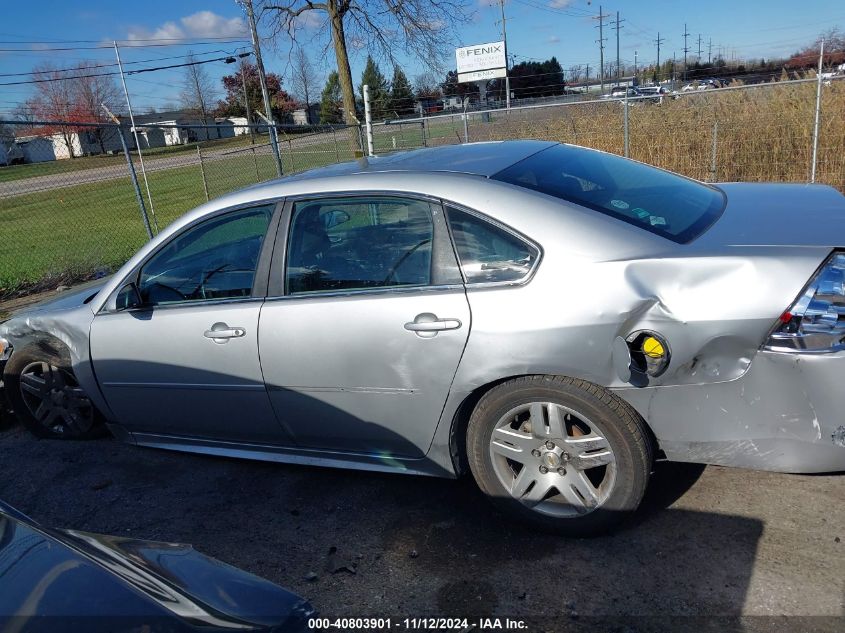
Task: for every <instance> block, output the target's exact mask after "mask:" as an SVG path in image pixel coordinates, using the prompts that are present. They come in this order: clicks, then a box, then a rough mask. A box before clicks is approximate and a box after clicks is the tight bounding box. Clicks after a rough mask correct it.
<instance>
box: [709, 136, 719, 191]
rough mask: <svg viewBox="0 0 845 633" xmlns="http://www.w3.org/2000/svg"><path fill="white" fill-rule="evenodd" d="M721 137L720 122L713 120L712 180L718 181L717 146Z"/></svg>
mask: <svg viewBox="0 0 845 633" xmlns="http://www.w3.org/2000/svg"><path fill="white" fill-rule="evenodd" d="M718 139H719V122H718V121H713V149H712V152H711V154H710V182H716V147H717V143H718Z"/></svg>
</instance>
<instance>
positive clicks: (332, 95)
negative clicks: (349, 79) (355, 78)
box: [320, 71, 343, 123]
mask: <svg viewBox="0 0 845 633" xmlns="http://www.w3.org/2000/svg"><path fill="white" fill-rule="evenodd" d="M342 103H343V95H342V94H341V92H340V78H339V77H338V74H337V72H334V71H333V72H331V73H329V78H328V79H327V80H326V87H325V88H323V93H322V96H321V97H320V123H341V122H343V105H342Z"/></svg>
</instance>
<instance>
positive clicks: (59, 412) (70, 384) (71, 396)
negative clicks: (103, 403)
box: [3, 345, 105, 440]
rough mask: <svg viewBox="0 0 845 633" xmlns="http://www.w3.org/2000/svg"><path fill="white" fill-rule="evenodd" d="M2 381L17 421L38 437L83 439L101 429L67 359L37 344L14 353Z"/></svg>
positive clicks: (101, 430)
mask: <svg viewBox="0 0 845 633" xmlns="http://www.w3.org/2000/svg"><path fill="white" fill-rule="evenodd" d="M3 383H4V385H5V390H6V393H7V396H8V398H9V402H10V403H11V405H12V409H13V410H14V412H15V415H16V416H17V418H18V420H20V422H21V424H23V425H24V426H25V427H26V428H27V430H29V432H30V433H32V434H33V435H35V436H36V437H39V438H49V439H70V440H85V439H92V438H95V437H100V436H101V435H103V433H104V431H105V427H104V425H103V423H102V419H101V417H100V415H99V413H98V411H97V410H96V408H95V407H94V405H93V403H92V402H91V400H90V399H89V398H88V396H87V395H86V393H85V391H84V390H83V389H82V387H80V386H79V382H78V381H77V380H76V376H75V375H74V373H73V370H72V369H71V367H70V362H69V360H68V359H67V358H63V357H62V356H61V355H60V354H57V353H55V352H53V351H51V350H47V349H44V348H43V347H41V346H35V345H33V346H29V347H25V348H24V349H22V350H20V351H19V352H15V353H13V354H12V357H11V358H10V359H9V362H8V363H7V364H6V368H5V371H4V372H3Z"/></svg>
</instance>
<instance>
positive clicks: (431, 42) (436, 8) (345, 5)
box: [260, 0, 469, 123]
mask: <svg viewBox="0 0 845 633" xmlns="http://www.w3.org/2000/svg"><path fill="white" fill-rule="evenodd" d="M260 7H261V17H262V18H263V19H264V20H265V21H267V22H268V23H269V24H270V26H271V28H272V29H273V35H274V36H279V35H281V34H286V35H287V36H288V37H290V38H291V39H292V40H293V41H294V42H296V36H297V31H298V28H299V25H300V20H302V19H304V17H305V16H306V15H308V14H322V15H324V16H325V17H326V18H327V19H326V20H325V21H324V22H323V26H321V27H320V28H321V29H328V31H329V32H330V33H331V38H332V45H333V46H334V52H335V58H336V60H337V71H338V78H339V79H340V88H341V92H342V94H343V110H344V112H343V116H344V119H345V121H346V122H347V123H354V122H355V121H356V119H357V117H356V116H355V88H354V86H353V83H352V72H351V70H350V67H349V46H350V45H351V46H353V47H354V48H356V49H364V50H367V51H369V52H370V53H371V54H375V55H376V56H381V57H386V58H387V59H388V60H389V61H390V62H391V63H392V64H394V65H395V64H396V62H397V60H396V58H395V53H396V52H397V50H404V51H405V52H407V53H411V54H413V55H414V57H415V58H417V59H421V60H423V61H424V63H426V64H428V65H429V66H431V67H432V68H435V69H440V68H439V66H440V62H441V60H442V59H443V58H444V53H445V52H446V51H448V47H447V46H446V44H447V43H449V42H450V41H454V40H455V39H456V38H455V37H454V36H455V29H456V27H458V26H459V25H460V24H463V23H464V22H466V21H467V20H468V19H469V14H468V13H467V11H466V9H465V3H463V2H461V1H460V0H321V1H315V0H281V1H280V0H261V3H260Z"/></svg>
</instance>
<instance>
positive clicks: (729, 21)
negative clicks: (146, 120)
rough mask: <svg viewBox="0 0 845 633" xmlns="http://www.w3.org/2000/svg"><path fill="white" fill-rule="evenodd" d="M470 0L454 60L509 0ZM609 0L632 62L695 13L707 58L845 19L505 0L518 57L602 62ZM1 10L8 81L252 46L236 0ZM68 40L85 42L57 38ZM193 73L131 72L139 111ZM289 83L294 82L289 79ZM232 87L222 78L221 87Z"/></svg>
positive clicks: (495, 34) (739, 5)
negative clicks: (48, 66)
mask: <svg viewBox="0 0 845 633" xmlns="http://www.w3.org/2000/svg"><path fill="white" fill-rule="evenodd" d="M370 2H375V0H370ZM465 4H466V7H467V11H468V13H470V14H471V18H470V20H469V21H468V23H467V24H465V25H463V26H461V27H460V29H459V36H458V40H457V41H455V42H453V43H452V45H450V46H448V47H446V48H444V59H445V64H444V67H445V68H447V69H448V68H453V67H454V54H453V53H451V50H452V46H453V45H469V44H477V43H484V42H490V41H495V40H499V39H501V9H500V8H499V5H498V0H465ZM600 6H601V11H602V13H604V14H608V16H609V17H608V18H607V19H606V21H605V24H606V28H605V37H606V38H607V42H606V48H605V59H613V60H615V58H616V31H615V30H613V25H612V24H611V21H613V20H615V18H616V12H617V11H618V12H619V16H620V25H621V29H620V31H619V49H620V50H619V55H620V59H621V60H622V62H623V63H626V64H630V63H633V61H634V56H635V51H636V56H637V61H638V63H639V64H641V65H642V64H649V63H652V62H654V60H655V56H656V45H655V40H656V39H657V36H658V33H659V34H660V37H661V38H662V39H665V41H663V43H662V45H661V60H665V59H668V58H671V57H672V55H673V53H674V55H675V57H676V58H678V59H681V58H683V47H684V38H683V36H682V34H683V33H684V27H685V25H686V32H688V33H689V38H688V47H689V48H690V51H691V53H690V55H691V57H694V56H695V54H696V53H697V48H698V37H699V35H700V36H701V41H702V57H703V58H704V61H706V59H707V49H708V44H711V43H712V54H713V55H714V56H715V55H716V53H717V52H719V51H721V53H722V54H723V55H724V57H725V58H732V57H735V58H738V59H759V58H761V57H762V58H770V57H780V56H788V55H790V54H791V53H793V52H795V51H797V50H798V49H799V48H802V47H803V46H805V45H807V44H809V43H811V42H812V41H813V40H814V39H815V38H816V37H817V36H818V35H819V34H820V33H821V32H823V31H825V30H827V29H829V28H831V27H833V26H839V27H840V28H843V27H845V3H842V1H841V0H803V1H802V2H795V0H706V1H699V2H695V3H691V2H683V1H678V0H674V1H664V0H637V1H632V0H605V1H603V2H601V5H599V3H598V2H592V1H587V0H505V12H506V16H507V35H508V52H509V53H510V55H511V56H512V60H513V61H514V62H516V63H518V62H521V61H528V60H544V59H547V58H549V57H551V56H555V57H557V59H558V61H559V62H560V63H561V65H562V66H563V67H564V69H568V68H569V67H570V66H572V65H576V64H580V65H582V66H583V65H586V64H590V68H591V71H590V72H591V74H592V73H594V70H593V69H595V68H596V67H597V66H598V63H599V45H598V43H597V42H596V40H597V39H598V29H597V28H595V27H596V25H597V24H598V20H597V19H596V18H597V16H598V14H599V7H600ZM0 13H2V15H3V20H2V22H0V42H2V43H0V84H9V83H12V82H20V81H28V80H29V79H31V77H30V76H28V75H27V74H25V73H29V72H31V71H32V70H33V68H35V67H36V66H37V65H39V64H42V63H45V62H49V63H52V64H54V65H55V66H58V67H62V68H64V67H70V66H73V65H75V64H76V63H78V62H80V61H83V60H87V61H92V62H94V63H97V64H109V63H113V62H114V50H113V49H112V48H105V47H104V46H105V45H106V44H110V43H111V41H112V40H115V39H116V40H119V44H120V45H121V57H122V59H123V62H124V63H125V64H127V69H130V68H143V67H148V66H159V65H167V64H174V63H181V62H182V61H184V56H185V55H187V53H188V52H189V51H193V52H194V53H195V54H196V55H198V57H199V58H200V59H212V58H215V57H222V56H225V55H228V54H230V53H232V52H240V51H242V50H250V44H249V41H248V37H247V36H246V30H245V19H244V14H243V10H242V9H241V7H240V6H239V5H238V4H237V3H236V2H235V1H234V0H178V1H174V0H145V2H143V3H138V2H119V1H118V2H115V1H114V0H109V1H104V0H89V1H88V2H67V1H64V0H42V1H41V2H19V1H13V0H5V2H0ZM321 26H322V23H321V21H320V20H319V19H309V20H303V21H302V23H301V25H300V29H301V32H300V34H301V37H299V38H298V39H300V41H303V42H306V50H307V52H308V54H309V56H310V58H311V60H312V62H313V64H314V66H315V70H316V74H317V76H318V78H319V80H320V82H321V84H322V82H323V81H324V80H325V76H326V75H327V74H328V72H329V71H330V70H333V69H334V56H333V51H332V49H331V48H330V47H329V46H327V43H328V40H327V38H325V37H320V36H319V32H320V27H321ZM260 34H261V36H262V38H264V37H266V36H268V35H269V33H268V32H266V30H265V29H264V28H261V29H260ZM150 38H155V39H154V40H153V39H150ZM151 44H156V46H151ZM165 44H166V45H165ZM98 47H100V48H98ZM57 48H71V49H74V50H49V49H57ZM80 49H83V50H80ZM262 50H263V53H264V58H265V59H264V61H265V66H266V68H267V71H268V72H276V73H278V74H280V75H281V76H282V77H283V78H286V77H287V76H288V75H289V70H290V64H289V59H290V43H289V41H287V40H285V39H278V40H276V41H274V42H271V41H269V40H267V41H263V43H262ZM366 54H367V51H366V50H357V51H353V59H352V73H353V78H354V80H355V81H356V83H357V82H358V81H359V79H360V75H361V71H362V70H363V65H364V61H365V59H366ZM399 59H400V61H401V62H402V65H403V68H404V69H405V71H406V74H407V75H408V76H409V77H411V79H412V80H413V78H414V77H415V76H417V75H419V74H420V73H422V72H424V71H426V70H427V68H426V66H425V65H424V63H423V61H422V60H420V59H416V58H413V57H408V56H406V55H404V54H399ZM203 68H204V69H206V70H207V72H208V74H209V75H210V77H211V79H212V80H213V82H214V85H215V86H220V82H219V78H220V77H221V76H223V75H225V74H230V73H231V72H233V69H234V67H233V66H230V65H227V64H225V63H224V62H222V61H218V62H212V63H208V64H204V65H203ZM382 69H383V72H384V73H385V75H387V76H388V77H389V76H390V75H391V69H390V68H389V63H388V62H386V61H383V63H382ZM104 70H106V71H109V70H112V68H111V67H105V68H104ZM184 75H185V72H184V69H181V70H180V69H172V70H162V71H156V72H153V73H145V74H143V75H141V76H140V77H136V76H129V77H128V78H127V84H128V89H129V92H130V95H131V98H132V104H133V107H134V108H135V109H136V110H138V111H139V112H140V111H144V110H146V109H149V108H150V107H155V108H156V109H158V110H163V109H165V108H167V107H168V106H171V105H177V104H178V102H179V93H180V90H181V84H183V83H184ZM284 84H285V87H286V88H288V89H289V88H290V83H289V81H287V80H285V81H284ZM32 91H33V88H32V85H26V84H24V85H0V116H2V115H4V114H8V113H9V112H10V111H11V110H13V109H14V107H15V106H16V105H17V104H19V103H22V102H23V101H25V100H26V99H27V97H29V96H30V95H31V94H32ZM222 96H223V91H222V88H219V89H218V92H217V94H216V95H215V97H218V98H219V97H222Z"/></svg>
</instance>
